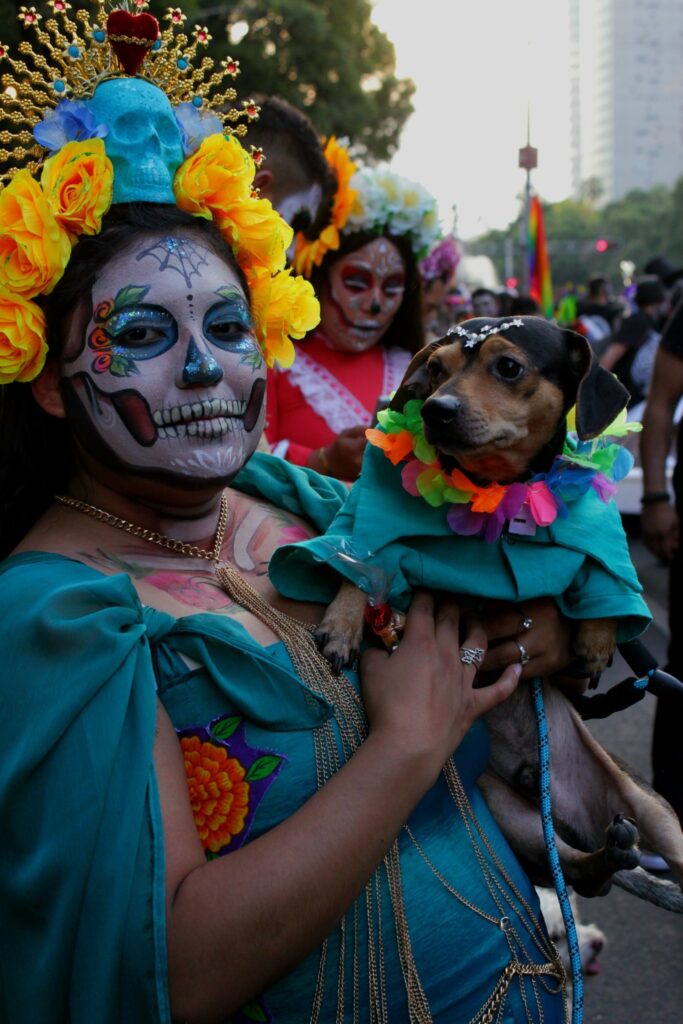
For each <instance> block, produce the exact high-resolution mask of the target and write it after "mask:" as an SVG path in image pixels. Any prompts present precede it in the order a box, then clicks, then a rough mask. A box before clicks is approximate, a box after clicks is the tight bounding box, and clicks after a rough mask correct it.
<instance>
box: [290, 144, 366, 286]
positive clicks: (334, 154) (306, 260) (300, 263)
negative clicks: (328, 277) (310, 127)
mask: <svg viewBox="0 0 683 1024" xmlns="http://www.w3.org/2000/svg"><path fill="white" fill-rule="evenodd" d="M325 159H326V160H327V162H328V164H329V165H330V167H331V169H332V172H333V174H334V176H335V178H336V179H337V190H336V192H335V194H334V201H333V203H332V211H331V214H330V223H329V224H328V225H327V227H326V228H324V229H323V231H321V233H320V235H319V236H318V238H316V239H314V240H313V241H309V240H308V239H307V238H306V237H305V236H304V235H303V234H301V233H299V234H298V235H297V236H296V255H295V257H294V264H293V265H294V269H295V270H296V272H297V274H303V275H304V277H310V276H311V273H312V271H313V267H319V266H320V264H321V263H322V261H323V258H324V257H325V254H326V253H327V252H329V250H330V249H338V248H339V242H340V239H339V232H340V231H341V230H342V228H343V227H344V226H345V225H346V222H347V220H348V219H349V214H350V213H351V208H352V207H353V204H354V202H355V199H356V196H357V194H358V193H357V192H356V190H355V189H353V188H351V187H350V185H349V183H350V181H351V178H352V177H353V175H354V174H355V172H356V165H355V164H354V162H353V160H352V159H351V157H350V156H349V154H348V150H347V149H346V146H340V145H339V143H338V142H337V140H336V138H335V137H334V135H333V136H332V137H331V138H330V140H329V141H328V143H327V145H326V146H325Z"/></svg>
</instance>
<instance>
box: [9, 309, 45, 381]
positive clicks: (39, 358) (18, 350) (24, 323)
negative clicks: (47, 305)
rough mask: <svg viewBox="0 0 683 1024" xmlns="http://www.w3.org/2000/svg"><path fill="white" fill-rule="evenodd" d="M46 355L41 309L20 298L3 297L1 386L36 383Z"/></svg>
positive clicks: (43, 319) (43, 321)
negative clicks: (35, 380)
mask: <svg viewBox="0 0 683 1024" xmlns="http://www.w3.org/2000/svg"><path fill="white" fill-rule="evenodd" d="M46 355H47V345H46V344H45V317H44V315H43V311H42V309H41V308H40V306H37V305H36V304H35V302H27V300H26V299H24V298H22V297H21V295H8V294H7V293H3V294H2V295H0V384H10V383H11V382H12V381H15V380H16V381H19V382H20V383H22V384H25V383H26V381H29V380H33V378H34V377H37V376H38V374H39V373H40V371H41V370H42V368H43V364H44V362H45V356H46Z"/></svg>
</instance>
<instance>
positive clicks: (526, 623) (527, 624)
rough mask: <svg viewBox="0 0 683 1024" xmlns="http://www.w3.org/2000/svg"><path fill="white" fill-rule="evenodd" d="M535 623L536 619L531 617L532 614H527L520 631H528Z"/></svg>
mask: <svg viewBox="0 0 683 1024" xmlns="http://www.w3.org/2000/svg"><path fill="white" fill-rule="evenodd" d="M533 624H534V620H533V619H532V618H531V616H530V615H525V616H524V618H523V619H522V625H521V626H520V627H519V630H518V632H519V633H528V632H529V630H530V629H531V627H532V626H533Z"/></svg>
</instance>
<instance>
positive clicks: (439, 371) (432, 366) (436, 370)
mask: <svg viewBox="0 0 683 1024" xmlns="http://www.w3.org/2000/svg"><path fill="white" fill-rule="evenodd" d="M427 373H428V374H429V376H430V377H431V379H432V380H438V379H439V378H440V377H443V375H444V370H443V366H442V365H441V363H440V362H439V360H438V359H430V360H429V362H428V363H427Z"/></svg>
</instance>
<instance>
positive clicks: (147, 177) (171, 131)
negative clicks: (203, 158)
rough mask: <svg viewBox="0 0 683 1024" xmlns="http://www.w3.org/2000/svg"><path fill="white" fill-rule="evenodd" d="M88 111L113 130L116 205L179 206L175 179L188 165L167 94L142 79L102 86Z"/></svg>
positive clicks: (109, 142) (108, 144) (110, 148)
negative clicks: (136, 203) (175, 192)
mask: <svg viewBox="0 0 683 1024" xmlns="http://www.w3.org/2000/svg"><path fill="white" fill-rule="evenodd" d="M87 103H88V106H89V108H90V109H91V110H92V112H93V114H94V115H95V117H96V119H97V121H98V123H100V124H104V125H106V126H107V128H108V132H107V135H106V137H105V139H104V146H105V150H106V153H107V156H108V157H109V159H110V160H111V162H112V164H113V166H114V195H113V202H114V203H132V202H146V203H172V204H174V203H175V197H174V195H173V178H174V176H175V172H176V170H177V169H178V167H179V166H180V164H181V163H182V162H183V159H184V154H183V144H182V138H181V132H180V127H179V125H178V123H177V121H176V118H175V115H174V113H173V107H172V106H171V104H170V102H169V99H168V97H167V96H166V94H165V93H164V92H163V91H162V90H161V89H159V88H158V87H157V86H156V85H153V84H152V83H151V82H147V81H145V80H144V79H142V78H109V79H107V80H106V81H104V82H101V83H100V84H99V85H98V86H97V88H96V89H95V92H94V94H93V96H92V98H91V99H90V100H88V101H87Z"/></svg>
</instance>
